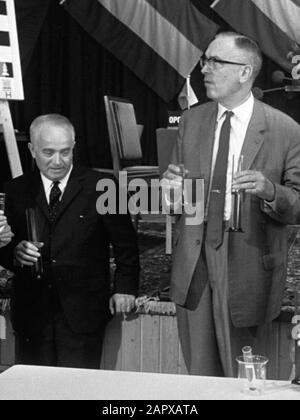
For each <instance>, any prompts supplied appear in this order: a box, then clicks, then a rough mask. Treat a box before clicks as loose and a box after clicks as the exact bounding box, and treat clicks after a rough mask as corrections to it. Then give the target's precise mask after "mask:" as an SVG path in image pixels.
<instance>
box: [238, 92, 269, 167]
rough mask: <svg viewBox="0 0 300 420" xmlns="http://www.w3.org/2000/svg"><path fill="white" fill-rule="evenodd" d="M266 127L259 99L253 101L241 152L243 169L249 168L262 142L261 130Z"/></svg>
mask: <svg viewBox="0 0 300 420" xmlns="http://www.w3.org/2000/svg"><path fill="white" fill-rule="evenodd" d="M265 129H266V119H265V114H264V109H263V106H262V104H261V103H260V102H259V101H257V100H256V101H255V102H254V109H253V115H252V117H251V120H250V123H249V127H248V130H247V133H246V137H245V141H244V144H243V148H242V152H241V154H242V155H243V156H244V163H243V170H248V169H250V168H251V166H252V164H253V161H254V159H255V157H256V155H257V153H258V152H259V150H260V148H261V146H262V144H263V142H264V137H263V132H264V131H265Z"/></svg>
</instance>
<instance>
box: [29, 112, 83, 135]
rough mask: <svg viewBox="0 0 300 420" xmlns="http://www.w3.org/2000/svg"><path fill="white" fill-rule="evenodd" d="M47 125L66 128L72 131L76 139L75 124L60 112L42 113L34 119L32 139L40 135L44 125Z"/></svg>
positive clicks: (31, 128) (31, 129) (31, 131)
mask: <svg viewBox="0 0 300 420" xmlns="http://www.w3.org/2000/svg"><path fill="white" fill-rule="evenodd" d="M45 125H50V126H55V127H61V128H64V129H65V130H67V131H69V132H70V133H71V135H72V138H73V140H74V141H75V128H74V126H73V124H72V123H71V121H70V120H69V119H68V118H67V117H65V116H63V115H60V114H47V115H40V116H39V117H37V118H36V119H35V120H33V122H32V124H31V126H30V139H31V140H32V139H33V138H34V137H38V136H39V133H40V131H41V129H42V127H43V126H45Z"/></svg>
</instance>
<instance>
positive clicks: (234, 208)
mask: <svg viewBox="0 0 300 420" xmlns="http://www.w3.org/2000/svg"><path fill="white" fill-rule="evenodd" d="M243 162H244V156H243V155H241V156H240V158H239V161H238V167H237V172H240V171H241V170H242V167H243ZM234 163H235V162H234V156H233V157H232V177H233V174H234V173H235V168H234ZM243 198H244V192H243V191H241V190H240V191H238V190H234V189H233V188H232V189H231V216H230V222H229V228H228V231H229V232H244V230H243V227H242V225H243V224H242V216H243V208H242V207H243Z"/></svg>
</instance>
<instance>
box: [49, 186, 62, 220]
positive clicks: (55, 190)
mask: <svg viewBox="0 0 300 420" xmlns="http://www.w3.org/2000/svg"><path fill="white" fill-rule="evenodd" d="M60 196H61V190H60V188H59V181H55V182H53V185H52V188H51V191H50V199H49V216H50V220H51V222H54V221H55V218H56V214H57V209H58V204H59V199H60Z"/></svg>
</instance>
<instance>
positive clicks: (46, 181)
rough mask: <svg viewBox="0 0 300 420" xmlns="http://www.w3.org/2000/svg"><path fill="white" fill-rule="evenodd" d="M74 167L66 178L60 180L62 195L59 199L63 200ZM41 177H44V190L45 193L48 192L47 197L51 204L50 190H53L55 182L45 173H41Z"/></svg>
mask: <svg viewBox="0 0 300 420" xmlns="http://www.w3.org/2000/svg"><path fill="white" fill-rule="evenodd" d="M72 169H73V166H72V167H71V168H70V170H69V172H68V173H67V175H66V176H65V177H64V178H62V179H60V180H59V184H58V188H59V189H60V190H61V196H60V199H59V201H61V199H62V197H63V195H64V192H65V189H66V186H67V183H68V181H69V178H70V175H71V172H72ZM41 178H42V182H43V186H44V190H45V194H46V198H47V203H48V204H49V202H50V192H51V188H52V187H53V184H54V182H53V181H51V180H50V179H48V178H46V177H45V175H43V174H42V173H41Z"/></svg>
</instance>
